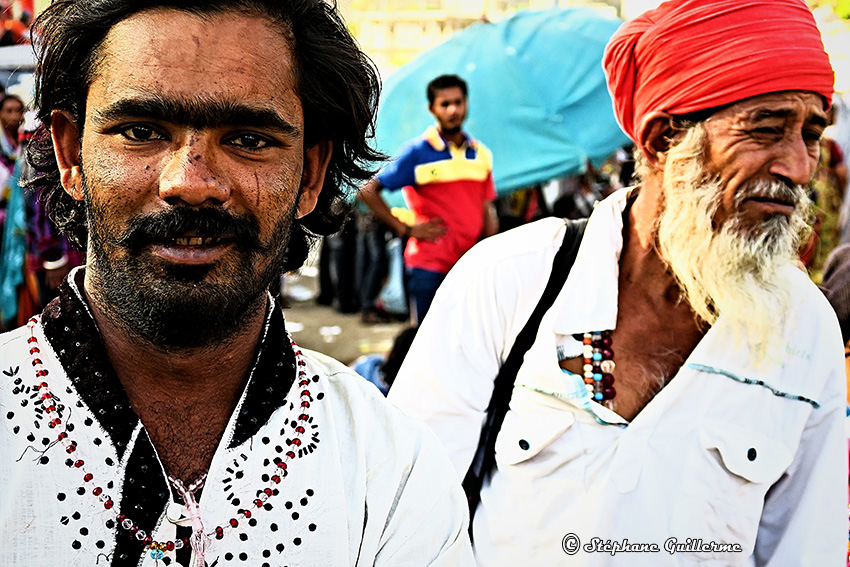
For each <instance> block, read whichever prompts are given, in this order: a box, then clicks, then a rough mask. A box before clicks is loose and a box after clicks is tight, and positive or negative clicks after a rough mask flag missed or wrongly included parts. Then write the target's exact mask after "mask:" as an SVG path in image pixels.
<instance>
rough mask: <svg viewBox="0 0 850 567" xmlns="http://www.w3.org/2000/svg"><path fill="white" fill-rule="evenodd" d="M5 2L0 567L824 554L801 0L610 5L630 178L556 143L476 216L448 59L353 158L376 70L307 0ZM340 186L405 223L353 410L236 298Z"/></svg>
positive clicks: (818, 333) (484, 191) (842, 268)
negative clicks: (20, 9)
mask: <svg viewBox="0 0 850 567" xmlns="http://www.w3.org/2000/svg"><path fill="white" fill-rule="evenodd" d="M756 24H757V25H756ZM35 25H36V26H37V28H38V29H39V34H40V37H41V41H40V44H39V46H38V49H39V52H40V64H39V66H38V69H37V72H36V90H35V100H34V102H33V108H32V111H33V112H32V117H31V119H26V118H23V117H24V116H26V114H27V112H26V110H27V109H26V108H25V107H24V103H23V101H21V100H20V99H16V98H14V97H6V98H4V99H3V105H2V107H0V108H2V112H0V117H2V118H3V134H2V136H3V138H2V139H3V150H4V156H6V157H4V158H3V160H4V161H3V168H2V169H3V171H4V172H5V175H6V176H7V177H8V180H7V181H6V187H7V188H8V196H7V203H6V209H5V211H6V217H5V220H4V226H3V235H4V237H3V252H2V257H3V270H4V272H6V268H7V267H9V268H10V271H12V272H16V273H18V274H21V277H22V280H23V281H24V283H19V284H18V285H16V286H15V287H14V290H15V292H14V294H13V297H14V298H15V300H16V303H17V305H18V310H17V311H16V316H20V315H22V314H23V313H24V310H23V309H21V308H20V306H21V305H22V304H23V303H24V296H25V293H26V290H27V288H28V286H27V285H26V279H27V274H28V273H29V271H28V270H29V269H30V268H27V267H26V266H28V265H30V264H32V265H33V268H32V269H33V270H34V272H33V274H36V275H35V277H34V278H33V279H35V280H38V279H39V278H38V276H37V273H38V272H39V271H41V272H42V276H41V280H40V282H39V283H40V289H38V292H39V295H38V297H37V298H32V297H31V298H30V301H36V300H37V301H38V302H39V303H38V307H35V308H31V310H32V311H33V312H37V313H36V314H35V315H33V316H31V317H30V316H29V315H27V318H26V321H24V322H23V324H22V325H21V326H18V327H17V328H14V329H12V330H10V331H8V332H6V333H4V334H3V335H2V338H1V339H0V370H2V373H0V511H3V512H4V513H2V514H0V541H2V542H3V545H2V546H0V565H16V566H23V567H28V566H33V567H35V566H41V565H46V564H49V565H53V564H72V565H94V564H98V563H100V562H101V561H103V562H104V564H110V565H121V566H123V565H145V566H148V565H149V566H153V567H159V566H163V565H185V566H191V567H211V566H213V565H227V564H232V563H237V562H238V563H239V564H251V565H262V566H263V567H267V566H268V567H270V566H271V565H299V566H312V565H315V566H319V565H351V566H358V567H365V566H378V567H380V566H396V565H398V566H402V565H403V566H408V565H432V566H435V567H442V566H446V567H448V566H474V565H477V566H479V567H491V566H496V567H499V566H508V565H511V566H513V565H529V564H530V565H541V566H549V565H562V564H563V565H576V566H579V567H584V566H587V567H595V566H604V567H619V566H628V567H644V566H646V567H659V566H668V565H669V566H671V567H672V566H674V565H675V566H678V565H724V566H727V565H728V566H734V567H738V566H740V567H743V566H748V567H752V566H756V567H784V566H790V565H813V566H814V565H817V566H821V565H824V566H826V565H830V566H831V565H841V564H844V563H845V562H846V561H847V557H848V551H847V550H848V525H849V524H848V508H847V506H848V458H847V450H848V437H847V434H846V432H845V431H846V428H845V424H846V422H847V407H848V404H847V399H846V398H847V384H846V382H847V374H846V373H845V362H843V361H842V359H841V351H842V343H844V344H845V345H846V343H845V341H846V340H847V339H848V338H850V337H848V336H847V329H848V328H850V326H848V320H847V313H848V305H847V303H846V301H845V299H846V297H847V296H848V293H847V290H848V287H847V285H848V284H847V282H848V281H850V277H848V275H847V274H848V269H850V268H848V260H850V254H848V252H847V250H848V249H847V248H846V247H839V248H837V249H836V250H835V252H834V253H833V254H832V255H830V256H829V257H828V258H826V260H825V261H824V263H823V266H824V267H823V289H822V290H821V289H818V287H817V286H816V285H815V282H813V281H812V277H810V274H809V273H807V272H806V271H805V270H804V269H803V266H802V260H805V253H806V250H808V249H807V245H808V246H809V247H811V246H815V247H817V246H819V245H821V246H822V245H823V243H824V242H830V239H832V238H834V237H833V236H828V235H829V234H839V233H840V230H837V229H835V230H834V229H832V228H829V227H830V224H829V223H830V222H832V219H831V218H828V217H830V215H833V214H834V211H833V210H834V209H840V203H838V204H836V203H830V199H834V196H833V195H832V194H831V193H829V190H827V189H824V188H823V187H824V186H823V185H822V184H819V183H820V182H819V181H817V171H818V167H819V163H820V164H821V167H826V168H828V171H827V174H826V176H825V178H826V179H827V180H828V181H830V182H836V183H840V182H841V181H840V177H841V176H842V169H841V167H840V163H839V161H840V160H836V159H833V157H832V154H830V155H825V153H824V147H825V145H827V142H823V141H822V138H823V135H824V132H825V130H826V128H827V127H828V125H829V122H830V116H829V112H830V108H831V104H832V99H833V94H834V73H833V69H832V66H831V64H830V61H829V57H828V56H827V54H826V53H825V51H824V48H823V43H822V40H821V37H820V32H819V31H818V28H817V25H816V23H815V20H814V18H813V16H812V13H811V10H810V9H809V8H808V7H807V5H806V4H805V2H803V0H771V1H770V2H767V1H753V0H670V1H668V2H665V3H663V4H661V5H660V6H659V7H658V8H657V9H654V10H650V11H648V12H646V13H645V14H643V15H642V16H640V17H638V18H636V19H634V20H631V21H628V22H625V23H624V24H623V25H622V26H621V28H620V29H619V31H618V32H617V33H616V34H614V36H613V37H612V38H611V40H610V42H609V43H608V46H607V48H606V50H605V56H604V61H603V66H604V69H605V73H606V78H607V83H608V89H609V91H610V93H611V98H612V101H613V105H614V112H615V115H616V117H617V121H618V123H619V124H620V126H621V127H622V129H623V131H624V132H625V133H626V134H627V135H628V136H629V138H630V139H631V140H632V142H633V144H634V147H633V150H632V156H631V157H632V158H633V161H634V166H633V167H634V176H633V182H632V183H630V184H629V185H628V186H624V187H622V188H619V189H616V190H611V189H613V187H612V188H611V189H609V188H606V187H601V186H598V185H597V181H598V179H597V178H596V177H595V176H596V173H595V172H594V171H593V170H592V169H589V170H588V173H587V174H586V175H584V176H583V177H582V178H581V179H578V180H576V185H575V188H574V190H573V191H571V192H570V194H569V198H567V199H564V200H561V202H560V205H559V207H560V208H559V209H558V211H557V213H561V216H555V215H551V216H547V217H546V218H542V219H538V220H534V217H535V214H534V212H532V211H534V210H536V209H537V205H538V204H539V201H538V196H539V192H536V191H534V190H532V191H530V192H529V193H528V194H527V197H528V199H527V202H526V203H525V205H524V211H523V212H521V213H520V214H519V215H518V217H517V218H520V219H521V222H518V223H517V224H520V226H517V227H515V228H512V229H510V230H503V231H502V232H501V233H499V234H497V233H498V232H499V228H500V227H499V224H498V220H497V215H496V212H497V210H496V209H497V207H496V206H495V205H494V200H495V189H494V185H493V177H492V167H493V160H494V158H493V156H492V155H491V154H490V152H489V151H488V150H487V148H486V146H485V145H484V144H483V143H482V142H481V141H479V140H476V139H474V138H473V137H472V136H470V135H469V134H468V133H466V132H465V131H464V130H463V128H462V125H463V122H464V119H465V117H466V99H467V93H468V88H469V87H468V86H467V84H466V83H465V82H464V80H463V79H462V78H460V77H457V76H454V75H441V76H439V77H436V78H435V79H434V81H432V82H431V84H429V85H428V88H427V91H426V93H425V95H426V97H427V101H428V104H429V108H430V109H431V112H432V114H433V115H434V119H435V125H434V126H433V127H430V128H428V129H427V130H426V131H425V132H424V134H423V135H422V136H421V137H419V138H416V139H414V140H412V141H410V142H409V143H408V144H407V145H405V146H404V148H401V149H400V150H399V152H398V155H397V156H395V159H394V160H392V161H390V162H388V163H387V165H384V166H383V167H382V168H380V169H379V170H378V171H373V170H372V169H371V167H372V166H371V164H374V163H376V162H378V161H379V160H380V159H381V158H382V157H383V156H381V155H379V154H378V153H377V152H376V151H375V150H374V149H373V148H372V146H370V144H369V136H370V133H371V132H373V130H374V128H373V127H374V121H375V117H376V111H377V105H378V100H379V94H380V81H379V78H378V75H377V72H376V70H375V68H374V66H373V64H372V63H371V62H370V60H369V59H368V57H367V56H366V54H365V53H363V52H362V50H361V49H360V48H359V47H358V45H357V42H356V41H355V40H354V38H353V37H352V36H351V34H350V32H349V31H348V29H347V28H346V27H345V24H344V22H343V20H342V19H341V17H340V15H339V13H338V12H337V10H336V8H335V7H334V6H333V5H331V4H329V3H327V2H324V0H289V1H287V2H283V3H282V2H278V1H276V0H183V1H181V2H179V3H174V2H169V1H163V0H150V1H148V2H144V3H140V2H135V1H132V0H67V1H63V2H55V3H53V4H52V5H51V6H50V7H49V8H47V9H46V10H45V11H44V12H43V13H42V14H40V15H39V17H38V18H37V20H36V22H35ZM140 45H144V46H148V47H149V48H147V49H139V46H140ZM22 122H23V126H22ZM22 132H23V134H22ZM27 138H28V139H27ZM7 146H8V149H9V153H8V154H6V149H7ZM827 149H829V148H827ZM620 159H621V161H622V162H623V163H628V162H627V161H626V160H625V156H621V158H620ZM625 169H627V167H626V168H625ZM607 174H608V175H609V178H610V177H611V175H612V174H611V172H608V173H607ZM843 175H844V176H845V178H846V169H845V170H844V174H843ZM813 178H815V179H816V181H815V185H810V183H811V182H812V179H813ZM844 182H845V183H846V179H845V180H844ZM351 188H359V192H358V199H359V200H360V202H361V203H362V208H361V209H360V211H361V213H366V214H372V215H373V216H374V217H375V219H376V220H377V221H380V222H381V223H383V226H384V227H385V230H389V231H391V232H392V233H394V234H396V235H399V236H401V237H405V238H406V239H407V240H406V246H405V252H404V257H405V262H406V264H407V265H406V271H407V288H408V293H409V295H410V300H411V301H410V303H411V315H412V323H413V326H412V328H411V329H410V330H409V331H407V332H405V333H404V335H403V337H402V338H400V340H399V341H398V345H397V349H394V352H393V355H392V356H391V357H390V360H389V361H388V363H387V364H385V365H384V369H385V370H386V371H387V372H388V373H391V374H392V375H393V376H394V377H395V379H394V380H392V383H391V384H388V383H386V382H384V383H383V384H377V385H379V387H382V391H383V392H384V393H386V392H387V390H388V395H387V396H386V398H385V397H384V396H383V395H382V393H381V392H379V391H378V390H376V389H375V388H373V387H372V386H371V385H369V384H368V383H366V382H365V381H364V380H362V378H360V377H359V376H358V375H357V374H355V373H354V372H353V371H351V370H349V369H348V368H346V367H345V366H344V365H342V364H341V363H339V362H337V361H335V360H333V359H331V358H329V357H327V356H324V355H322V354H320V353H317V352H313V351H311V350H308V349H303V348H301V347H299V346H298V345H297V344H296V343H295V341H294V340H293V339H292V337H291V335H290V334H289V333H288V332H287V321H286V318H285V312H284V310H283V309H282V304H281V298H280V297H279V294H277V293H270V291H269V290H270V289H274V288H275V286H277V285H279V283H280V276H281V274H284V273H288V272H290V271H293V270H297V269H299V268H300V267H301V266H302V265H303V263H304V262H305V260H306V258H307V256H308V253H309V251H310V249H311V247H312V246H313V245H314V244H315V243H316V241H317V238H318V237H321V236H326V237H329V236H330V235H334V234H337V235H339V231H340V229H341V228H342V227H343V226H344V224H343V223H344V220H345V216H346V210H347V209H348V208H350V205H351V202H350V199H349V196H348V194H347V193H348V190H349V189H351ZM382 189H387V190H391V191H392V190H402V191H404V192H405V194H406V197H407V199H408V202H409V203H410V207H411V210H412V216H411V218H410V219H407V220H405V219H401V218H399V217H397V216H395V215H393V213H392V211H391V210H390V209H389V207H388V205H387V203H386V202H385V201H384V200H383V198H382V196H381V190H382ZM825 195H829V196H828V197H825ZM812 197H815V198H816V199H817V203H818V204H819V205H820V207H821V210H820V211H817V210H814V209H813V207H812ZM828 203H829V204H828ZM39 211H41V212H39ZM42 217H45V218H46V219H47V221H49V223H52V226H53V227H54V228H52V229H51V234H52V235H53V236H52V237H50V238H47V240H48V241H51V242H53V244H54V246H53V249H54V250H56V251H58V252H61V256H51V257H46V256H37V253H38V247H39V245H40V242H41V241H42V240H43V239H42V237H41V236H40V233H39V230H38V228H37V226H38V223H37V222H36V219H39V218H42ZM567 217H571V218H567ZM375 219H373V220H375ZM527 221H533V222H527ZM813 221H817V222H820V224H821V228H820V235H819V236H818V239H819V243H818V241H815V242H814V244H813V243H812V240H811V233H812V227H811V224H812V222H813ZM30 225H32V226H33V228H29V227H30ZM349 226H350V225H349ZM502 228H506V227H505V226H503V227H502ZM830 231H832V232H830ZM58 234H61V241H62V242H64V244H57V242H58V240H57V239H59V237H58V236H57V235H58ZM815 234H817V233H815ZM7 236H9V238H7ZM51 238H52V240H51ZM383 238H384V240H385V239H386V237H385V236H384V237H383ZM327 242H328V243H329V244H328V245H329V246H330V247H331V248H333V247H334V246H335V244H334V241H333V240H332V239H328V240H327ZM378 242H380V240H378ZM12 243H14V244H12ZM364 246H366V247H367V248H368V246H369V245H368V243H367V244H364ZM70 247H73V248H76V249H77V250H80V251H85V252H86V254H87V257H86V260H85V263H84V264H82V265H80V266H77V267H75V268H73V269H70V271H68V270H69V268H70V265H71V263H72V260H71V258H70V256H69V254H68V250H69V248H70ZM335 252H336V254H337V255H338V256H342V257H343V258H344V259H346V260H348V261H352V260H354V259H355V258H354V257H353V256H352V255H351V254H348V253H346V252H344V251H343V249H342V248H337V249H336V250H335ZM801 254H804V256H803V258H802V260H801ZM817 254H818V253H817V252H815V254H814V256H815V257H816V256H817ZM12 257H14V258H18V259H19V260H16V261H15V262H10V261H9V259H10V258H12ZM33 258H37V261H32V259H33ZM355 263H356V262H355ZM363 263H364V264H365V262H363ZM813 265H817V264H813ZM366 271H368V270H366V269H365V268H364V273H365V272H366ZM63 272H67V273H63ZM60 275H61V276H62V277H58V276H60ZM815 277H816V278H817V277H818V276H815ZM5 281H6V280H4V283H3V286H2V288H3V290H5V288H6V283H5ZM9 281H11V280H9ZM373 283H374V282H373ZM57 284H58V285H57ZM54 287H56V289H55V290H54V289H53V288H54ZM35 288H39V286H35ZM371 289H374V286H373V287H370V290H371ZM45 290H51V291H54V292H55V294H56V297H54V298H53V299H52V300H50V301H49V302H47V303H46V305H44V306H43V307H41V305H42V304H43V301H44V299H45V297H46V295H47V293H46V292H45ZM0 291H2V290H0ZM43 292H45V293H43ZM42 293H43V294H42ZM372 293H373V292H372V291H369V293H368V294H366V295H364V296H363V297H366V299H364V300H360V301H362V302H363V303H367V304H369V307H368V309H371V308H372V302H373V301H374V300H373V299H372V298H371V294H372ZM2 299H3V303H0V307H2V308H3V309H4V311H3V316H4V319H6V320H7V323H6V324H7V325H8V326H9V327H14V323H12V322H11V319H10V318H9V317H8V315H7V313H8V312H7V311H5V309H6V307H5V297H4V298H2ZM33 305H35V303H33ZM426 312H427V315H426ZM845 352H846V351H845Z"/></svg>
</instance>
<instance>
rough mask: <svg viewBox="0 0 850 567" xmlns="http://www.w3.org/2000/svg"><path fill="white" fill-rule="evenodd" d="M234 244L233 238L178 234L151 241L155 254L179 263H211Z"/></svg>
mask: <svg viewBox="0 0 850 567" xmlns="http://www.w3.org/2000/svg"><path fill="white" fill-rule="evenodd" d="M233 246H234V241H233V239H231V238H221V237H211V236H178V237H175V238H163V239H157V240H155V241H153V242H151V247H152V252H153V254H154V255H155V256H158V257H160V258H162V259H163V260H166V261H169V262H175V263H179V264H211V263H213V262H215V261H216V260H218V259H219V258H220V257H221V256H222V255H224V254H225V253H226V252H227V251H228V250H230V249H231V248H232V247H233Z"/></svg>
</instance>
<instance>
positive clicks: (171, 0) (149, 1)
mask: <svg viewBox="0 0 850 567" xmlns="http://www.w3.org/2000/svg"><path fill="white" fill-rule="evenodd" d="M154 8H166V9H175V10H181V11H184V12H188V13H191V14H195V15H198V16H204V15H209V14H217V13H227V12H236V13H242V14H246V15H259V16H261V17H263V18H266V19H268V20H269V21H270V22H275V23H277V24H278V25H280V27H281V29H282V31H283V33H284V35H285V36H287V37H288V38H289V39H290V45H291V46H292V50H293V53H294V55H295V60H296V88H297V90H298V93H299V95H300V97H301V103H302V106H303V108H304V130H305V149H306V148H309V147H312V146H313V145H315V144H316V143H317V142H319V141H322V140H330V141H331V142H332V143H333V154H332V156H331V159H330V164H329V166H328V171H327V173H326V175H325V182H324V186H323V188H322V191H321V193H320V195H319V199H318V203H317V205H316V209H315V210H314V211H313V212H312V213H310V214H309V215H307V216H305V217H303V218H301V219H299V220H298V221H296V222H295V223H293V228H292V234H291V235H290V240H289V246H288V249H287V253H286V260H285V262H284V266H283V270H284V271H289V270H293V269H296V268H298V267H300V266H301V265H302V264H303V263H304V261H305V260H306V258H307V254H308V253H309V250H310V246H311V244H312V243H313V241H314V239H315V238H316V235H325V234H331V233H333V232H336V231H337V230H339V228H340V226H341V224H342V221H343V220H344V219H345V215H346V214H347V213H348V210H349V208H350V207H349V205H347V204H346V196H347V193H348V191H349V190H350V189H351V188H353V187H354V186H356V185H358V184H359V182H360V181H362V180H365V179H368V178H369V177H371V175H372V174H373V171H372V170H371V169H370V164H372V163H375V162H377V161H379V160H381V159H383V157H384V156H383V155H382V154H380V153H379V152H377V151H375V150H373V149H372V148H371V147H370V146H369V145H368V143H367V140H368V139H369V138H371V137H372V136H373V135H374V126H375V122H374V121H375V115H376V111H377V105H378V96H379V93H380V80H379V77H378V73H377V71H376V69H375V66H374V64H373V63H372V61H371V60H370V59H369V58H368V57H367V56H366V55H365V54H364V53H363V52H362V51H361V50H360V48H359V47H358V45H357V43H356V41H355V40H354V38H352V36H351V34H350V33H349V32H348V30H347V29H346V27H345V24H344V22H343V21H342V19H341V18H340V16H339V14H338V12H337V9H336V4H335V3H333V4H331V3H329V2H326V1H324V0H55V1H54V2H53V3H52V4H51V5H50V7H48V8H47V9H46V10H45V11H44V12H43V13H42V14H41V15H40V16H39V17H38V19H37V21H36V22H35V23H34V25H33V29H36V30H38V34H39V36H40V37H41V41H40V42H39V44H38V47H37V55H38V65H37V68H36V84H35V105H36V108H37V110H38V115H39V118H40V119H41V121H42V123H43V124H44V127H45V128H44V129H40V131H39V132H38V134H37V135H36V136H35V137H34V139H33V141H32V142H31V143H30V145H29V147H28V150H27V157H28V160H29V162H30V164H31V165H32V166H33V168H34V170H35V174H34V176H32V177H31V178H30V179H29V180H28V185H29V186H31V187H39V188H40V189H41V195H42V199H43V200H44V201H45V204H46V209H47V213H48V216H49V217H50V218H51V220H53V222H54V223H55V224H56V225H57V227H59V229H60V230H61V231H62V232H63V233H64V234H65V235H66V236H67V237H68V239H69V240H70V241H71V242H72V243H73V244H75V245H76V246H78V247H80V248H81V249H83V250H85V248H86V243H87V239H88V228H87V221H86V213H85V208H84V205H83V203H82V202H80V201H76V200H74V199H73V198H71V196H70V195H68V194H67V193H66V192H65V190H64V189H63V187H62V185H61V183H60V180H59V169H58V166H57V163H56V159H55V156H54V153H53V147H52V144H51V141H50V135H49V133H48V130H49V128H50V117H51V112H52V111H54V110H65V111H68V112H70V113H71V114H72V115H73V117H74V119H75V121H76V123H77V124H78V126H79V128H80V135H82V127H83V124H84V121H85V120H84V118H85V112H86V96H87V94H88V90H89V87H90V86H91V84H92V81H93V80H94V77H95V72H96V68H97V65H98V63H99V61H100V60H101V55H102V50H103V42H104V39H105V38H106V35H107V33H108V32H109V30H110V29H112V27H113V26H114V25H116V24H117V23H119V22H121V21H122V20H124V19H126V18H128V17H129V16H132V15H134V14H137V13H139V12H142V11H145V10H149V9H154ZM269 64H270V65H273V64H274V62H273V61H270V62H269Z"/></svg>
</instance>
